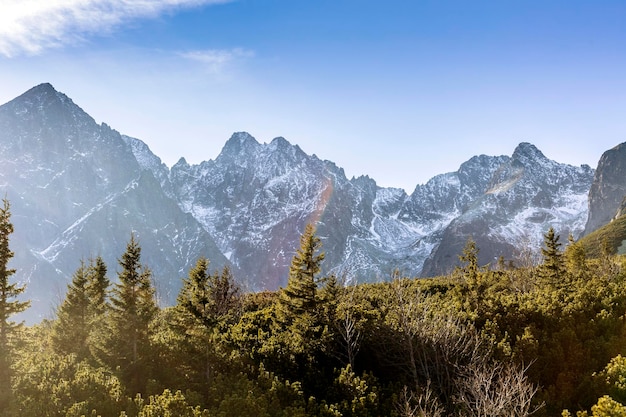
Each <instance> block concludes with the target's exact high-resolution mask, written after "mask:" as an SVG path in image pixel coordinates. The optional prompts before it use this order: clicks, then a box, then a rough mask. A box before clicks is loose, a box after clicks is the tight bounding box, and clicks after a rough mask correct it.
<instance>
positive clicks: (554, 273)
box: [539, 227, 564, 285]
mask: <svg viewBox="0 0 626 417" xmlns="http://www.w3.org/2000/svg"><path fill="white" fill-rule="evenodd" d="M560 238H561V237H560V236H559V235H557V234H556V233H555V232H554V228H552V227H551V228H550V229H548V232H547V233H546V234H545V235H543V245H544V247H543V248H541V256H542V257H543V262H542V263H541V265H539V274H540V277H541V278H542V279H543V280H544V281H545V282H546V283H548V284H550V285H557V284H558V283H559V282H560V281H561V280H562V278H563V272H564V265H563V253H562V252H561V243H560V242H559V239H560Z"/></svg>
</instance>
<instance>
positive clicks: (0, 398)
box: [0, 198, 30, 410]
mask: <svg viewBox="0 0 626 417" xmlns="http://www.w3.org/2000/svg"><path fill="white" fill-rule="evenodd" d="M2 202H3V206H2V208H0V410H7V409H8V407H9V404H10V401H11V364H12V354H13V349H12V343H11V342H12V340H11V339H12V336H14V335H15V333H16V332H17V331H18V329H19V327H20V326H21V323H20V324H17V323H15V322H14V321H11V320H10V317H11V316H12V315H14V314H17V313H20V312H22V311H24V310H25V309H26V308H28V306H29V305H30V302H28V301H19V300H17V299H16V297H17V296H18V295H20V294H21V293H22V292H24V289H25V287H24V286H19V285H17V284H15V283H14V284H11V283H10V279H11V276H12V275H13V274H15V269H11V268H9V261H10V260H11V258H13V252H12V251H11V249H10V248H9V235H10V234H11V233H13V224H12V223H11V210H10V205H9V201H8V200H7V199H6V198H5V199H3V201H2Z"/></svg>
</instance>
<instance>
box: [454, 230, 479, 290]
mask: <svg viewBox="0 0 626 417" xmlns="http://www.w3.org/2000/svg"><path fill="white" fill-rule="evenodd" d="M459 260H460V261H461V262H463V263H464V264H465V265H464V266H463V267H462V268H461V272H462V273H463V277H464V278H465V282H467V284H468V285H469V286H475V285H478V281H479V268H478V248H477V247H476V242H474V239H472V238H469V239H467V242H466V243H465V247H464V248H463V254H462V255H460V256H459Z"/></svg>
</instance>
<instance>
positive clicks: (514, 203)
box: [422, 143, 593, 275]
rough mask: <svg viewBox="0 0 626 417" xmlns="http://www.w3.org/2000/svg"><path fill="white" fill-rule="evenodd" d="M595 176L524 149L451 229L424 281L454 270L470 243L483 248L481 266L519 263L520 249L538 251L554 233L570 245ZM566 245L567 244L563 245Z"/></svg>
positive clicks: (499, 170) (584, 216)
mask: <svg viewBox="0 0 626 417" xmlns="http://www.w3.org/2000/svg"><path fill="white" fill-rule="evenodd" d="M592 178H593V170H592V169H591V168H590V167H589V166H587V165H583V166H581V167H574V166H570V165H564V164H559V163H557V162H554V161H551V160H549V159H548V158H546V157H545V156H544V155H543V154H542V153H541V152H540V151H539V150H538V149H537V148H536V147H535V146H533V145H531V144H529V143H522V144H520V145H519V146H518V147H517V148H516V149H515V151H514V152H513V155H512V157H511V158H505V159H504V160H503V161H502V163H501V164H500V165H499V166H498V168H497V169H496V170H495V171H494V172H493V175H492V176H491V178H490V179H489V181H488V183H487V185H486V187H485V188H484V189H483V192H482V193H481V195H480V196H479V197H478V198H476V199H475V200H474V201H473V202H472V206H471V207H469V208H468V209H467V210H465V211H464V212H462V213H460V215H459V216H457V217H456V218H455V219H454V220H453V221H452V222H451V223H450V225H449V226H448V227H447V228H446V230H445V232H444V234H443V236H442V238H441V241H440V244H439V247H438V248H437V250H435V251H434V252H433V254H432V256H431V257H430V258H429V259H428V261H427V262H426V265H425V266H424V270H423V271H422V273H423V274H424V275H435V274H442V273H445V272H447V271H449V269H450V268H451V267H452V266H453V265H454V264H455V260H456V257H457V256H458V254H459V253H461V251H462V249H463V246H464V245H465V243H466V241H467V239H469V238H472V239H473V240H474V241H475V242H476V244H477V247H478V248H480V252H479V263H480V264H483V265H484V264H487V263H492V264H494V263H495V262H496V261H497V258H498V257H499V256H503V257H505V258H506V259H519V258H520V255H521V254H520V253H519V252H518V251H519V250H520V249H524V248H529V247H531V248H539V247H540V246H541V243H542V240H543V233H545V232H546V231H547V230H548V229H549V228H550V227H553V228H554V229H555V230H556V231H557V232H558V233H560V234H561V235H562V236H563V238H564V239H565V238H566V237H567V236H568V234H569V233H571V234H572V235H573V236H574V237H578V236H579V235H580V234H581V232H582V230H583V228H584V224H585V221H586V219H587V193H588V190H589V187H590V184H591V180H592ZM563 241H565V240H563Z"/></svg>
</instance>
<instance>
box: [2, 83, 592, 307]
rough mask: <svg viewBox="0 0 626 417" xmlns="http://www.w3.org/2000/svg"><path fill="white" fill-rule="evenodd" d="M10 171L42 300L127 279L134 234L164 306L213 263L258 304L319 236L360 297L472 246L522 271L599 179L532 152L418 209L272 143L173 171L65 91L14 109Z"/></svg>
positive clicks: (570, 223) (7, 124)
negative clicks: (90, 274) (124, 259)
mask: <svg viewBox="0 0 626 417" xmlns="http://www.w3.org/2000/svg"><path fill="white" fill-rule="evenodd" d="M0 158H1V160H2V164H0V185H1V186H2V187H1V188H2V191H4V192H5V193H6V195H7V197H8V198H9V200H10V201H11V204H12V213H13V220H14V224H15V229H16V232H15V236H13V237H12V240H11V245H12V248H13V250H14V251H15V253H16V258H15V260H14V263H15V267H16V268H17V269H18V271H19V272H18V277H19V278H20V279H22V280H24V281H27V282H28V288H29V289H28V294H27V295H28V296H29V297H30V298H32V299H35V300H43V299H44V297H45V296H48V297H49V294H50V293H51V292H56V293H58V294H62V292H63V291H64V289H65V283H67V282H68V281H69V279H70V277H71V275H72V273H73V272H74V271H75V270H76V268H77V267H78V264H79V261H80V259H81V258H83V259H85V258H89V257H93V256H97V255H101V256H103V258H104V259H105V262H107V265H108V266H109V275H110V276H111V277H112V278H114V272H115V270H116V268H117V263H116V260H117V258H118V257H119V256H120V255H121V253H122V252H123V250H124V248H125V244H126V242H127V241H128V239H129V237H130V234H131V232H132V233H134V234H136V235H137V237H138V239H139V241H140V244H141V245H142V248H143V259H144V262H145V264H146V265H148V266H149V267H150V268H151V269H152V270H153V272H154V276H155V281H156V282H157V289H158V290H159V292H160V294H161V298H162V300H163V302H164V303H168V302H171V301H172V300H173V297H175V294H176V291H177V289H178V286H179V285H180V278H181V277H183V276H185V275H186V273H187V271H188V269H189V268H190V267H191V265H192V264H193V263H194V262H195V260H196V259H197V258H198V257H199V256H207V257H208V258H209V259H210V260H211V267H212V268H219V267H221V266H223V265H226V264H228V265H231V266H232V268H233V270H234V272H235V276H236V277H237V278H238V279H239V280H240V281H241V282H242V283H243V284H244V286H245V288H247V289H249V290H262V289H272V290H273V289H277V288H279V287H280V286H284V285H285V283H286V279H287V272H288V266H289V263H290V261H291V258H292V256H293V254H294V252H295V249H296V248H297V247H298V240H299V236H300V234H301V232H302V230H303V229H304V226H305V225H306V224H307V223H309V222H312V223H315V224H316V225H317V232H318V235H319V236H320V237H321V238H322V242H323V245H324V246H323V250H324V251H325V252H326V260H325V263H324V267H325V272H326V273H330V272H333V273H336V274H339V275H340V276H343V277H345V279H346V280H349V281H353V282H357V281H358V282H364V281H376V280H381V279H387V278H388V277H389V276H390V275H391V273H392V271H393V270H395V269H399V270H400V271H401V272H402V273H404V274H406V275H409V276H420V275H434V274H440V273H445V272H447V271H449V270H450V269H451V268H452V267H453V266H454V265H455V264H456V262H457V255H458V254H459V253H460V248H462V246H463V245H464V244H465V242H466V240H467V238H469V237H472V238H473V239H474V240H476V241H477V243H478V246H479V247H480V249H481V252H480V257H481V258H480V259H481V262H482V263H488V262H493V261H494V260H495V259H496V258H497V257H498V256H504V257H505V258H507V259H511V258H515V257H516V256H518V254H517V253H516V252H515V251H516V250H517V248H518V247H519V244H520V242H524V243H525V244H527V245H533V247H536V248H539V246H540V242H541V239H542V233H543V232H545V231H546V230H547V229H548V228H549V227H550V226H553V227H555V228H556V229H557V230H558V231H559V232H560V233H561V234H565V235H566V234H567V233H570V232H571V233H573V234H574V236H578V235H580V234H581V233H582V232H583V230H584V228H585V222H586V221H587V213H588V211H587V194H588V192H589V189H590V187H591V183H592V181H593V178H594V170H593V169H591V168H590V167H589V166H586V165H584V166H581V167H574V166H570V165H565V164H560V163H557V162H555V161H551V160H549V159H547V158H546V157H545V156H544V155H543V154H542V153H541V152H540V151H539V150H538V149H537V148H536V147H534V146H533V145H531V144H528V143H522V144H520V145H519V146H518V147H517V148H516V149H515V151H514V152H513V154H512V155H511V156H486V155H480V156H475V157H472V158H471V159H469V160H468V161H467V162H465V163H463V164H462V165H461V167H460V168H459V170H458V171H456V172H452V173H446V174H441V175H438V176H436V177H434V178H432V179H431V180H429V181H428V182H427V183H426V184H423V185H418V186H417V187H416V188H415V190H414V191H413V192H412V193H411V194H407V193H406V192H405V191H404V190H402V189H396V188H383V187H379V186H377V184H376V182H375V181H374V180H373V179H371V178H369V177H366V176H364V177H359V178H351V179H348V178H346V176H345V173H344V171H343V170H342V169H341V168H339V167H337V166H336V165H335V164H334V163H332V162H330V161H324V160H320V159H319V158H317V157H316V156H315V155H308V154H306V153H305V152H304V151H302V149H300V148H299V147H298V146H297V145H292V144H290V143H289V142H288V141H287V140H286V139H284V138H276V139H274V140H272V141H271V142H270V143H263V144H261V143H259V142H258V141H256V139H254V138H253V137H252V136H251V135H249V134H247V133H245V132H240V133H235V134H234V135H233V136H232V137H231V138H230V139H229V140H228V141H227V142H226V144H225V145H224V148H223V149H222V152H221V153H220V154H219V155H218V156H217V158H215V159H214V160H207V161H205V162H202V163H200V164H196V165H190V164H188V163H187V162H186V161H185V160H184V159H181V160H180V161H178V163H176V164H175V165H174V166H172V167H171V168H168V167H167V166H165V165H164V164H163V163H162V162H161V160H160V159H159V158H158V156H156V155H154V154H153V153H152V152H151V151H150V149H149V147H148V146H147V145H146V144H145V143H144V142H142V141H141V140H139V139H134V138H130V137H128V136H124V135H121V134H119V133H118V132H116V131H115V130H113V129H111V128H110V127H108V126H107V125H106V124H101V125H98V124H97V123H96V122H95V121H94V120H93V118H91V117H90V116H89V115H88V114H87V113H85V112H84V111H83V110H82V109H80V107H78V106H76V105H75V104H74V103H73V102H72V101H71V99H69V98H68V97H67V96H65V95H63V94H62V93H59V92H57V91H56V90H54V88H53V87H52V86H51V85H50V84H42V85H40V86H37V87H34V88H33V89H31V90H29V91H28V92H26V93H24V94H23V95H22V96H20V97H18V98H16V99H14V100H12V101H11V102H9V103H7V104H5V105H3V106H0ZM57 301H58V300H57ZM48 304H50V303H48ZM52 304H54V303H52ZM46 309H47V310H48V311H49V310H50V308H49V305H48V306H45V307H43V308H40V309H39V313H38V314H40V315H41V314H42V311H43V314H45V313H46Z"/></svg>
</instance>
